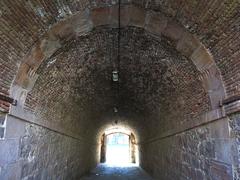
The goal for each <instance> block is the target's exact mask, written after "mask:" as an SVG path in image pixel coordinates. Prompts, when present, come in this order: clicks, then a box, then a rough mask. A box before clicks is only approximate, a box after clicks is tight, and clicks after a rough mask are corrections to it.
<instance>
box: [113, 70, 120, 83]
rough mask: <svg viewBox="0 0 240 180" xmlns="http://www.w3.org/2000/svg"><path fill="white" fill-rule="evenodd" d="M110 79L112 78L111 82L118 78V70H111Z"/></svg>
mask: <svg viewBox="0 0 240 180" xmlns="http://www.w3.org/2000/svg"><path fill="white" fill-rule="evenodd" d="M112 80H113V82H117V81H118V80H119V77H118V71H113V72H112Z"/></svg>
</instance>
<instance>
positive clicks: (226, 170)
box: [210, 160, 232, 180]
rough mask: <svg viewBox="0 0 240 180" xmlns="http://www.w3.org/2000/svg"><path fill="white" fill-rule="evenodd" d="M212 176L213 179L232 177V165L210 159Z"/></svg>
mask: <svg viewBox="0 0 240 180" xmlns="http://www.w3.org/2000/svg"><path fill="white" fill-rule="evenodd" d="M210 176H211V178H213V179H226V180H227V179H232V167H231V165H229V164H226V163H223V162H220V161H214V160H211V161H210Z"/></svg>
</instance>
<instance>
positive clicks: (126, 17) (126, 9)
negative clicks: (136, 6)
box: [120, 6, 131, 27]
mask: <svg viewBox="0 0 240 180" xmlns="http://www.w3.org/2000/svg"><path fill="white" fill-rule="evenodd" d="M130 7H131V6H122V7H121V11H120V14H121V19H120V25H121V27H126V26H128V25H129V24H130V13H131V12H130V9H131V8H130Z"/></svg>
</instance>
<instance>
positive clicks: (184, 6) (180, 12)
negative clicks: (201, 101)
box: [133, 0, 240, 96]
mask: <svg viewBox="0 0 240 180" xmlns="http://www.w3.org/2000/svg"><path fill="white" fill-rule="evenodd" d="M133 3H134V4H136V5H138V6H140V7H143V8H147V9H153V10H158V11H161V12H163V13H166V14H167V15H168V16H170V17H174V18H175V19H176V20H177V21H179V22H180V23H181V24H182V25H184V26H185V27H186V28H187V29H188V30H189V31H191V32H192V33H193V34H195V35H197V37H198V38H199V39H201V42H203V43H204V44H205V45H206V47H207V48H208V49H210V51H211V53H212V54H213V55H214V59H215V61H216V63H217V65H218V67H219V68H220V71H221V74H222V76H223V80H224V82H225V85H226V90H227V95H228V96H232V95H235V94H239V93H240V88H239V82H240V74H239V73H240V72H239V69H240V64H239V51H240V50H239V42H240V39H239V37H240V29H239V27H240V20H239V8H240V3H239V1H238V0H217V1H187V2H185V1H174V0H171V1H147V0H143V1H138V0H133Z"/></svg>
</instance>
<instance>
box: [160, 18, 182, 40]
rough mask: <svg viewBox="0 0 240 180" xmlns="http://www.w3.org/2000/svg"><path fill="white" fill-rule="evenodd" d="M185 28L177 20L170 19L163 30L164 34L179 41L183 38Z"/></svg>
mask: <svg viewBox="0 0 240 180" xmlns="http://www.w3.org/2000/svg"><path fill="white" fill-rule="evenodd" d="M184 32H185V30H184V28H183V27H182V26H181V25H179V24H178V23H177V22H175V21H168V22H167V26H166V28H165V29H164V31H163V32H162V33H163V35H164V36H166V37H168V38H170V39H172V40H173V41H178V40H179V39H181V38H182V35H183V33H184Z"/></svg>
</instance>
